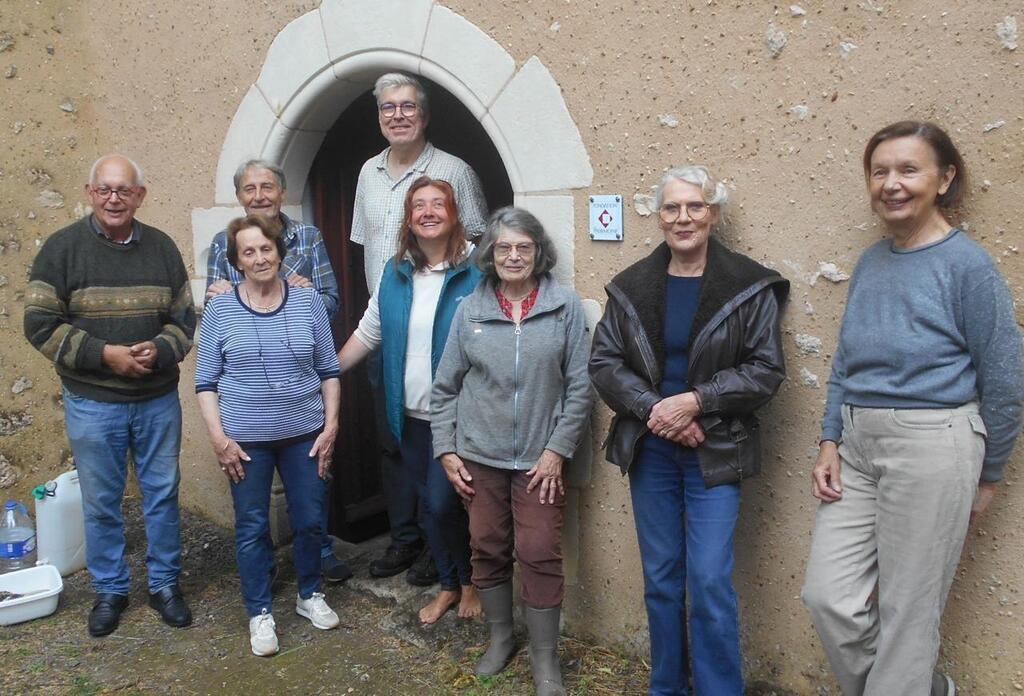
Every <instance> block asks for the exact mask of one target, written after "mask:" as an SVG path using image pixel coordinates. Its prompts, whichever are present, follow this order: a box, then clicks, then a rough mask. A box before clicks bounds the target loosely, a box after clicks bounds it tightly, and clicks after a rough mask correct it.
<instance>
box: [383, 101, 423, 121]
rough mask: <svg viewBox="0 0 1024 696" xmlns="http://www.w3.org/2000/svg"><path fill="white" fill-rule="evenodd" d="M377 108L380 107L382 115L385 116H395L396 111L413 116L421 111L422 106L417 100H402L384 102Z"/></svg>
mask: <svg viewBox="0 0 1024 696" xmlns="http://www.w3.org/2000/svg"><path fill="white" fill-rule="evenodd" d="M377 108H378V109H380V115H381V116H383V117H384V118H394V117H395V113H400V114H402V116H405V117H406V118H412V117H413V116H415V115H416V112H417V111H419V108H420V106H419V104H417V103H416V102H402V103H401V104H395V103H394V102H384V103H383V104H381V105H380V106H379V107H377Z"/></svg>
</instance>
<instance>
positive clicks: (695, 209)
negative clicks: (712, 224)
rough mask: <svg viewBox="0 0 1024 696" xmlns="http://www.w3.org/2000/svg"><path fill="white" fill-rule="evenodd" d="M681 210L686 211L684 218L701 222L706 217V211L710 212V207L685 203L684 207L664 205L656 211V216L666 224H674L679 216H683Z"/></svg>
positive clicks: (704, 204)
mask: <svg viewBox="0 0 1024 696" xmlns="http://www.w3.org/2000/svg"><path fill="white" fill-rule="evenodd" d="M683 208H685V209H686V216H687V217H689V218H690V219H691V220H703V219H704V218H706V217H707V216H708V211H709V210H711V206H710V205H708V204H707V203H696V202H694V203H687V204H686V205H685V206H681V205H679V204H678V203H666V204H665V205H663V206H661V208H659V209H658V214H659V215H661V219H662V220H663V221H664V222H666V223H671V222H675V221H676V220H678V219H679V216H680V215H682V214H683Z"/></svg>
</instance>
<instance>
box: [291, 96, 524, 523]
mask: <svg viewBox="0 0 1024 696" xmlns="http://www.w3.org/2000/svg"><path fill="white" fill-rule="evenodd" d="M419 79H420V80H421V81H422V82H423V84H424V87H425V88H426V90H427V94H428V96H429V98H430V111H431V116H430V123H429V125H428V126H427V137H428V139H429V140H430V142H432V143H433V144H434V145H436V146H437V147H439V148H441V149H442V150H445V151H446V152H450V153H451V154H453V155H456V156H458V157H461V158H462V159H463V160H465V161H466V162H468V163H469V165H470V166H471V167H473V169H474V170H475V171H476V173H477V175H478V176H479V177H480V182H481V184H482V186H483V189H484V194H485V195H486V197H487V205H488V208H489V209H490V210H494V209H496V208H499V207H501V206H504V205H511V204H512V202H513V193H512V185H511V183H510V182H509V178H508V174H507V172H506V171H505V166H504V164H503V163H502V161H501V157H500V156H499V155H498V151H497V149H496V148H495V147H494V143H492V142H491V140H490V138H489V137H488V136H487V133H486V131H485V130H484V128H483V126H481V125H480V122H479V121H477V119H475V118H474V117H473V115H472V114H471V113H470V111H469V110H468V109H467V108H466V107H465V106H464V105H463V104H462V103H461V102H460V101H459V100H458V99H456V98H455V97H454V96H453V95H452V94H451V93H450V92H448V91H447V90H445V89H444V88H443V87H440V86H439V85H437V84H435V83H433V82H431V81H430V80H427V79H425V78H419ZM386 146H387V141H386V140H385V139H384V137H383V136H382V135H381V133H380V127H379V125H378V121H377V105H376V101H375V100H374V97H373V94H372V92H370V91H367V92H365V93H364V94H362V95H361V96H359V97H358V98H356V99H355V100H354V101H353V102H352V103H351V104H350V105H349V106H348V108H346V109H345V111H344V112H342V114H341V115H340V116H339V117H338V120H337V121H336V122H335V123H334V125H333V126H332V127H331V130H330V131H328V133H327V135H326V136H325V138H324V141H323V144H322V145H321V147H320V151H319V153H317V156H316V159H315V160H314V162H313V166H312V169H311V170H310V175H309V176H310V181H309V183H310V186H311V190H312V193H313V210H314V224H316V226H317V227H319V228H320V230H321V231H322V232H323V235H324V242H325V243H326V245H327V251H328V254H329V255H330V258H331V263H332V265H333V266H334V273H335V275H336V276H337V278H338V285H339V290H340V294H341V310H340V311H339V312H338V316H337V317H336V318H335V321H334V338H335V342H336V343H337V345H338V346H339V347H340V346H341V345H342V344H344V342H345V341H346V340H347V339H348V337H349V336H351V335H352V332H353V331H354V330H355V328H356V326H358V325H359V319H360V318H361V317H362V316H363V312H364V311H365V309H366V303H367V301H368V299H369V297H368V293H367V290H366V279H365V277H364V274H363V248H362V246H361V245H359V244H353V243H351V242H349V241H348V239H349V232H350V230H351V221H352V205H353V201H354V199H355V191H356V182H357V180H358V178H359V170H360V169H361V168H362V166H363V163H364V162H366V160H368V159H369V158H370V157H373V156H375V155H377V154H378V153H380V152H381V150H383V149H384V148H385V147H386ZM372 399H373V395H372V391H371V388H370V384H369V380H368V378H367V374H366V369H365V367H364V366H360V367H359V368H357V369H356V370H353V371H352V372H349V373H346V374H345V375H344V376H343V377H342V380H341V416H340V424H339V428H338V440H337V443H336V444H335V453H334V483H333V485H332V486H331V494H330V501H329V505H330V509H331V515H330V532H331V533H332V534H334V535H335V536H338V537H340V538H341V539H344V540H346V541H350V542H359V541H363V540H365V539H368V538H370V537H372V536H376V535H377V534H380V533H382V532H384V531H386V530H387V528H388V526H387V513H386V505H385V498H384V491H383V487H382V484H381V470H380V451H379V447H378V445H377V442H378V440H377V433H376V424H375V421H374V415H373V401H372Z"/></svg>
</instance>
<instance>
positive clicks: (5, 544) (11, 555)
mask: <svg viewBox="0 0 1024 696" xmlns="http://www.w3.org/2000/svg"><path fill="white" fill-rule="evenodd" d="M35 564H36V529H35V527H34V526H33V525H32V518H31V517H29V516H28V510H27V509H26V508H25V506H24V505H22V504H21V503H19V502H17V501H15V500H8V501H7V503H6V504H5V505H4V510H3V517H0V573H8V572H10V571H12V570H21V569H22V568H32V567H33V566H35Z"/></svg>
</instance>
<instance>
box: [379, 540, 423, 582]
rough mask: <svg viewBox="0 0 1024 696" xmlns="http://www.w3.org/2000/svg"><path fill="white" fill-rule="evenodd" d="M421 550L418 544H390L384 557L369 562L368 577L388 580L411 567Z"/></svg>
mask: <svg viewBox="0 0 1024 696" xmlns="http://www.w3.org/2000/svg"><path fill="white" fill-rule="evenodd" d="M422 549H423V547H422V546H420V545H419V544H403V545H402V546H395V545H394V544H392V545H391V546H389V547H388V550H387V551H385V552H384V555H383V556H381V557H380V558H377V559H374V560H373V561H370V575H371V576H372V577H375V578H390V577H391V576H392V575H398V574H399V573H401V572H402V571H403V570H405V569H406V568H408V567H409V566H411V565H412V564H413V563H414V562H415V561H416V558H417V557H418V556H419V555H420V551H421V550H422Z"/></svg>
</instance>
